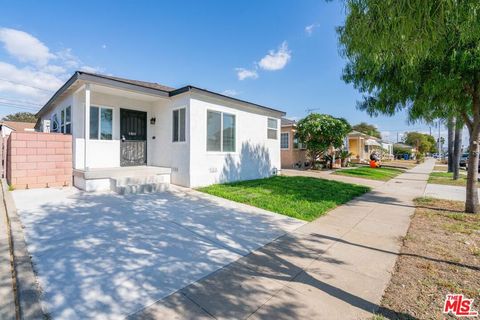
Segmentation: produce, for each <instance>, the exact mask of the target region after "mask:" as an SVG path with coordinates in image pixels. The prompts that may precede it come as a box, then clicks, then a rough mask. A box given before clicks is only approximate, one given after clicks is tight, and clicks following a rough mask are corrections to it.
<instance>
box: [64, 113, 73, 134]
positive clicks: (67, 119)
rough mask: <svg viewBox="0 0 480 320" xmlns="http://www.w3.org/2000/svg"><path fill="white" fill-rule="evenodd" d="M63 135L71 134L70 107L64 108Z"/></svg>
mask: <svg viewBox="0 0 480 320" xmlns="http://www.w3.org/2000/svg"><path fill="white" fill-rule="evenodd" d="M65 133H67V134H70V133H72V107H71V106H68V107H66V108H65Z"/></svg>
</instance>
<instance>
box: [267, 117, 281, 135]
mask: <svg viewBox="0 0 480 320" xmlns="http://www.w3.org/2000/svg"><path fill="white" fill-rule="evenodd" d="M270 119H271V120H275V121H276V122H277V126H276V127H275V128H270V126H269V125H268V122H269V120H270ZM268 130H275V132H276V135H275V136H276V138H275V139H274V138H269V137H268ZM278 139H279V135H278V119H277V118H270V117H268V118H267V140H278Z"/></svg>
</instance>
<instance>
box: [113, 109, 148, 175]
mask: <svg viewBox="0 0 480 320" xmlns="http://www.w3.org/2000/svg"><path fill="white" fill-rule="evenodd" d="M120 139H121V142H120V165H121V166H122V167H124V166H142V165H146V164H147V113H146V112H142V111H135V110H128V109H120Z"/></svg>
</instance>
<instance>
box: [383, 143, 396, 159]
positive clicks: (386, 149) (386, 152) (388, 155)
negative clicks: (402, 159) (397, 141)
mask: <svg viewBox="0 0 480 320" xmlns="http://www.w3.org/2000/svg"><path fill="white" fill-rule="evenodd" d="M380 144H381V145H382V149H383V158H384V159H388V160H393V158H394V155H393V143H390V142H385V141H381V142H380Z"/></svg>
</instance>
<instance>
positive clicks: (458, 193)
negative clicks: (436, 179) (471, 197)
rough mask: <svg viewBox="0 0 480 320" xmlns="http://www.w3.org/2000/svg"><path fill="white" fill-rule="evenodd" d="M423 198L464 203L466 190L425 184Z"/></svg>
mask: <svg viewBox="0 0 480 320" xmlns="http://www.w3.org/2000/svg"><path fill="white" fill-rule="evenodd" d="M425 197H431V198H437V199H446V200H454V201H465V198H466V197H467V190H466V188H465V187H461V186H447V185H443V184H433V183H429V184H427V187H426V188H425Z"/></svg>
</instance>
